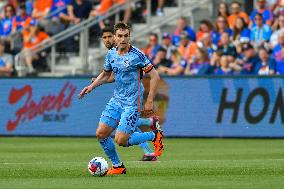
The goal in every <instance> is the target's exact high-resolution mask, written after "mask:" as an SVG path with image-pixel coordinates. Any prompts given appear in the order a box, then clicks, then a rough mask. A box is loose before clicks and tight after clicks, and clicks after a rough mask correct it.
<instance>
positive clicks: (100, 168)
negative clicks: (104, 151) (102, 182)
mask: <svg viewBox="0 0 284 189" xmlns="http://www.w3.org/2000/svg"><path fill="white" fill-rule="evenodd" d="M88 170H89V172H90V173H91V174H92V175H93V176H105V175H106V173H107V170H108V164H107V161H106V160H105V159H104V158H103V157H94V158H93V159H91V161H90V162H89V164H88Z"/></svg>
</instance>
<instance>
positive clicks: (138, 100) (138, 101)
mask: <svg viewBox="0 0 284 189" xmlns="http://www.w3.org/2000/svg"><path fill="white" fill-rule="evenodd" d="M140 72H141V70H140V68H138V99H137V103H138V112H140V111H141V107H140V103H141V102H140V80H141V78H140V74H141V73H140Z"/></svg>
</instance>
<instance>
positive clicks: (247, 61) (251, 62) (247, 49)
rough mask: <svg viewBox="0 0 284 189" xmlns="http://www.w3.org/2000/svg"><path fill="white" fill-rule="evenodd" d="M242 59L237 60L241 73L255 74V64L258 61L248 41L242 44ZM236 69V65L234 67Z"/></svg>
mask: <svg viewBox="0 0 284 189" xmlns="http://www.w3.org/2000/svg"><path fill="white" fill-rule="evenodd" d="M242 54H243V59H242V60H239V61H238V62H237V64H238V66H240V68H239V70H238V71H240V74H242V75H252V74H255V75H256V74H257V72H258V70H257V69H256V68H257V64H258V63H259V62H260V59H259V57H258V55H257V54H256V52H255V50H254V47H253V46H252V45H251V44H250V43H245V44H243V46H242ZM235 69H236V67H235Z"/></svg>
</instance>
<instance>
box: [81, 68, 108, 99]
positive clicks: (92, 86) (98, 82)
mask: <svg viewBox="0 0 284 189" xmlns="http://www.w3.org/2000/svg"><path fill="white" fill-rule="evenodd" d="M110 76H111V72H107V71H103V72H102V73H100V75H99V76H98V77H97V78H96V79H95V80H94V81H93V82H92V83H91V84H90V85H89V86H87V87H84V88H83V90H82V91H81V92H80V94H79V95H78V98H79V99H81V98H83V97H84V96H85V94H88V93H90V92H91V91H92V90H93V89H95V88H96V87H98V86H100V85H102V84H104V83H108V80H109V78H110Z"/></svg>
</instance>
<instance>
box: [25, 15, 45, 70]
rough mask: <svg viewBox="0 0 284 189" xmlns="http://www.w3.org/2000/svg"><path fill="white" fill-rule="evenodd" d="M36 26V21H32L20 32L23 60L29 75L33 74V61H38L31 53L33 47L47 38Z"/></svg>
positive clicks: (37, 57) (35, 55)
mask: <svg viewBox="0 0 284 189" xmlns="http://www.w3.org/2000/svg"><path fill="white" fill-rule="evenodd" d="M37 24H38V23H37V21H36V20H35V19H32V20H31V21H30V26H29V27H27V28H25V29H24V30H23V32H22V34H23V39H24V48H23V51H22V53H23V59H24V61H25V63H26V65H27V67H28V72H29V73H35V70H34V67H33V61H35V60H38V59H39V56H38V55H37V54H36V53H34V52H33V51H34V50H35V49H34V47H35V46H36V45H38V44H40V43H41V42H42V41H44V40H47V39H48V38H49V36H48V35H47V34H46V33H45V32H43V31H40V30H39V27H38V26H37Z"/></svg>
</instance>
